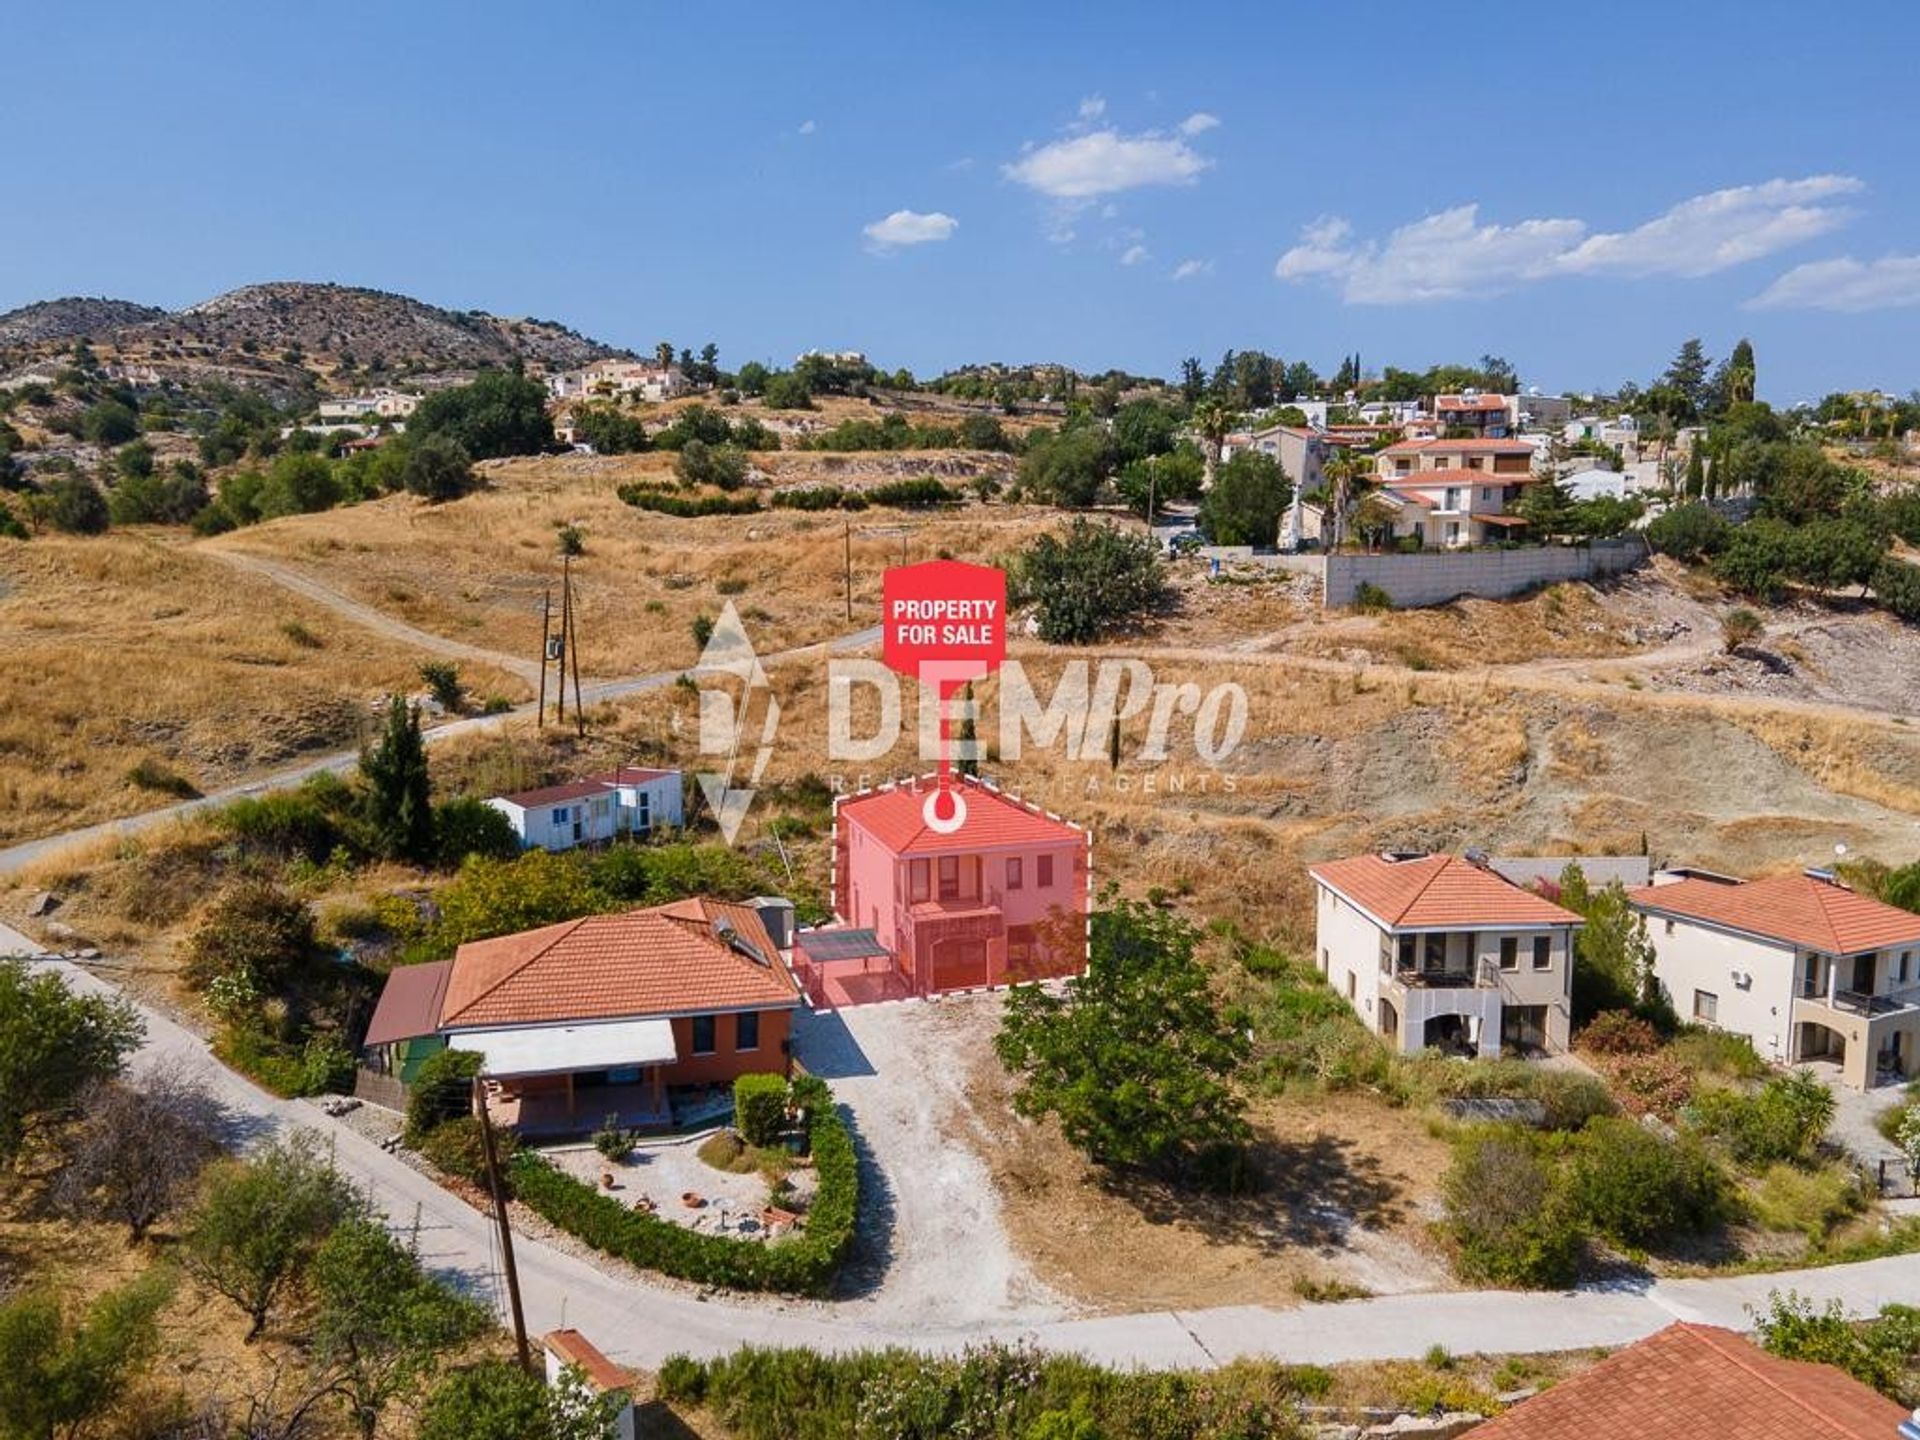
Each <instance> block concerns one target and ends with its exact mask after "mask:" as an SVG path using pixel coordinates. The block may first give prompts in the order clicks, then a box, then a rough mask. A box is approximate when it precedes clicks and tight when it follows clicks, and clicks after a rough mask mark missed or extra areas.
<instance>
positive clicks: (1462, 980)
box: [1392, 969, 1496, 990]
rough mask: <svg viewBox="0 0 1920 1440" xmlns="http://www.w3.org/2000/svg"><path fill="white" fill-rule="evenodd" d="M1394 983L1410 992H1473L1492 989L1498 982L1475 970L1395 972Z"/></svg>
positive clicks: (1409, 970) (1410, 970)
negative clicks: (1483, 988)
mask: <svg viewBox="0 0 1920 1440" xmlns="http://www.w3.org/2000/svg"><path fill="white" fill-rule="evenodd" d="M1392 980H1393V983H1394V984H1396V985H1401V986H1404V987H1406V988H1407V989H1410V990H1471V989H1474V988H1476V987H1480V986H1485V987H1488V988H1491V987H1492V986H1493V985H1494V984H1495V983H1496V982H1495V981H1493V980H1491V979H1489V978H1487V976H1486V975H1484V974H1482V973H1480V972H1476V971H1473V970H1452V969H1439V970H1420V969H1407V970H1395V971H1394V972H1393V975H1392Z"/></svg>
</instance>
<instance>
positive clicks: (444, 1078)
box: [406, 1050, 486, 1146]
mask: <svg viewBox="0 0 1920 1440" xmlns="http://www.w3.org/2000/svg"><path fill="white" fill-rule="evenodd" d="M485 1059H486V1057H485V1056H484V1055H482V1054H480V1052H479V1051H477V1050H436V1051H435V1052H434V1053H433V1054H431V1055H429V1056H428V1057H427V1058H426V1059H425V1060H423V1061H421V1062H420V1069H419V1071H418V1072H417V1073H416V1074H415V1075H414V1078H413V1084H412V1085H411V1086H410V1087H409V1088H408V1091H407V1131H406V1139H407V1143H408V1144H409V1145H414V1146H418V1145H419V1144H420V1142H421V1141H422V1140H424V1139H425V1138H426V1137H427V1136H428V1135H431V1134H432V1133H433V1132H434V1131H435V1130H437V1129H438V1128H439V1127H440V1126H442V1125H444V1124H446V1123H447V1122H448V1121H449V1120H456V1119H458V1118H459V1117H460V1116H462V1115H471V1114H472V1113H473V1079H474V1077H475V1076H476V1075H478V1074H479V1073H480V1066H481V1065H482V1063H484V1061H485Z"/></svg>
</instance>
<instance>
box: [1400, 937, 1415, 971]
mask: <svg viewBox="0 0 1920 1440" xmlns="http://www.w3.org/2000/svg"><path fill="white" fill-rule="evenodd" d="M1399 965H1400V968H1401V969H1402V970H1411V969H1412V968H1413V937H1412V936H1411V935H1402V936H1401V937H1400V958H1399Z"/></svg>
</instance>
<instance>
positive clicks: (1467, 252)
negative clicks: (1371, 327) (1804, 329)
mask: <svg viewBox="0 0 1920 1440" xmlns="http://www.w3.org/2000/svg"><path fill="white" fill-rule="evenodd" d="M1863 188H1864V187H1863V186H1862V184H1861V182H1860V181H1858V180H1855V179H1853V178H1852V177H1850V176H1845V175H1816V176H1811V177H1809V178H1807V179H1804V180H1769V181H1767V182H1765V183H1764V184H1759V185H1742V186H1736V187H1734V188H1732V189H1728V190H1716V191H1714V192H1712V193H1711V194H1707V195H1697V196H1695V197H1693V198H1692V199H1690V200H1684V201H1682V202H1681V203H1680V204H1678V205H1675V206H1674V207H1673V208H1672V209H1670V210H1668V211H1666V212H1665V213H1664V214H1662V215H1658V216H1655V217H1654V218H1653V219H1651V220H1649V221H1647V222H1645V223H1644V224H1642V225H1639V226H1637V227H1636V228H1634V229H1632V230H1625V231H1620V232H1617V233H1608V232H1594V231H1593V230H1592V229H1591V227H1589V225H1588V224H1587V222H1586V221H1584V220H1578V219H1571V218H1558V219H1537V220H1521V221H1518V222H1517V223H1515V224H1512V225H1501V224H1498V223H1489V224H1481V223H1480V218H1479V207H1478V206H1477V205H1458V206H1455V207H1454V208H1453V209H1451V210H1443V211H1441V212H1439V213H1438V214H1436V215H1428V216H1426V217H1425V218H1423V219H1420V220H1416V221H1414V222H1412V223H1411V224H1408V225H1402V226H1401V227H1399V228H1398V229H1397V230H1394V231H1392V232H1391V233H1390V234H1389V235H1388V236H1387V237H1386V239H1385V240H1384V241H1376V240H1366V241H1356V240H1355V238H1354V235H1353V227H1352V226H1351V225H1350V224H1349V223H1348V222H1347V221H1345V220H1343V219H1340V218H1339V217H1337V216H1323V217H1322V218H1320V219H1318V220H1316V221H1314V222H1313V223H1312V224H1311V225H1308V226H1307V227H1305V229H1304V230H1302V232H1301V236H1300V243H1299V244H1297V245H1295V246H1294V247H1293V248H1292V249H1290V250H1288V251H1286V252H1285V253H1284V254H1283V255H1281V257H1280V259H1279V261H1278V262H1277V263H1276V264H1275V265H1274V274H1275V275H1277V276H1278V277H1279V278H1280V279H1282V280H1293V281H1302V280H1311V279H1320V280H1325V281H1328V282H1330V283H1333V284H1335V285H1337V286H1338V288H1339V290H1340V292H1341V295H1342V298H1344V299H1345V300H1346V301H1347V302H1348V303H1349V304H1354V305H1389V304H1400V303H1408V302H1415V301H1423V300H1448V299H1456V298H1460V297H1463V296H1471V295H1491V294H1496V293H1498V292H1500V291H1502V290H1507V289H1511V288H1513V287H1514V286H1516V285H1520V284H1525V283H1528V282H1531V281H1537V280H1542V279H1546V278H1548V277H1550V276H1555V275H1602V274H1612V275H1628V276H1646V275H1680V276H1699V275H1709V274H1712V273H1713V272H1715V271H1718V270H1724V269H1726V268H1728V267H1729V266H1733V265H1738V264H1742V263H1744V262H1746V261H1749V260H1755V259H1759V258H1760V257H1761V256H1764V255H1770V254H1773V253H1774V252H1775V251H1778V250H1781V249H1784V248H1786V247H1787V246H1790V245H1796V244H1799V243H1801V242H1802V241H1805V240H1808V239H1811V238H1812V237H1814V236H1817V235H1822V234H1825V233H1827V232H1828V231H1830V230H1832V229H1834V228H1835V227H1837V226H1839V225H1843V224H1845V223H1846V222H1847V221H1848V220H1849V219H1851V218H1852V213H1853V212H1852V211H1851V210H1850V209H1848V208H1846V207H1844V206H1840V205H1835V204H1832V203H1829V202H1831V201H1832V200H1833V199H1835V198H1836V197H1839V196H1842V195H1848V194H1852V193H1854V192H1856V191H1858V190H1861V189H1863Z"/></svg>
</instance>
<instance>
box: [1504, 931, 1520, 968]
mask: <svg viewBox="0 0 1920 1440" xmlns="http://www.w3.org/2000/svg"><path fill="white" fill-rule="evenodd" d="M1500 968H1501V969H1502V970H1518V969H1519V968H1520V939H1519V937H1518V936H1516V935H1505V936H1502V937H1501V940H1500Z"/></svg>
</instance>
